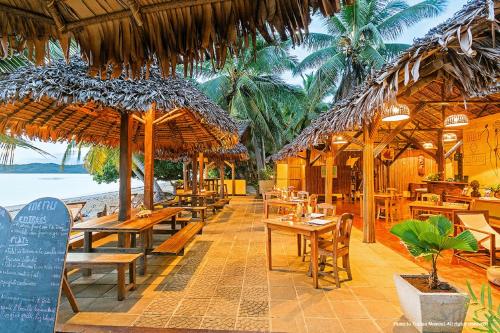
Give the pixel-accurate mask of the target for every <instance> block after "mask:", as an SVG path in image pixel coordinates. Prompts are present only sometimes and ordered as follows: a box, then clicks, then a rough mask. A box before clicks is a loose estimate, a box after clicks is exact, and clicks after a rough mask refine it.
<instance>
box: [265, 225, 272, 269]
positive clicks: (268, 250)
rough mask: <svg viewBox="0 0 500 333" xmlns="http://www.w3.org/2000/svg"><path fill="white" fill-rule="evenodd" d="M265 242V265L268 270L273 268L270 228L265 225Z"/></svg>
mask: <svg viewBox="0 0 500 333" xmlns="http://www.w3.org/2000/svg"><path fill="white" fill-rule="evenodd" d="M266 229H267V242H266V253H267V267H268V268H269V270H270V271H272V270H273V259H272V251H271V228H269V227H267V228H266Z"/></svg>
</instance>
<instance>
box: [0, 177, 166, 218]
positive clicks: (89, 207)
mask: <svg viewBox="0 0 500 333" xmlns="http://www.w3.org/2000/svg"><path fill="white" fill-rule="evenodd" d="M159 184H160V186H161V188H162V190H163V192H164V193H165V194H166V195H168V194H171V193H172V192H173V188H172V186H171V185H170V183H169V182H159ZM142 192H143V187H134V188H132V194H133V195H134V194H138V193H142ZM61 200H62V201H64V202H65V203H66V204H69V203H73V202H81V201H85V202H86V204H85V206H84V207H83V209H82V214H83V216H84V220H85V219H86V218H91V217H95V216H96V215H97V213H99V212H102V211H103V210H104V206H105V205H106V206H107V207H108V209H109V208H110V207H117V206H118V192H117V191H114V192H105V193H99V194H93V195H84V196H77V197H71V198H62V199H61ZM26 204H27V203H25V204H22V205H14V206H7V207H5V208H6V209H7V210H8V211H9V212H10V213H11V215H12V216H13V217H14V216H15V215H16V214H17V213H18V212H19V211H20V210H21V209H22V208H23V207H24V206H25V205H26Z"/></svg>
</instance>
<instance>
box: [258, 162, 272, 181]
mask: <svg viewBox="0 0 500 333" xmlns="http://www.w3.org/2000/svg"><path fill="white" fill-rule="evenodd" d="M274 176H275V175H274V168H273V167H272V166H270V165H266V167H265V168H264V169H261V170H260V172H259V178H260V179H261V180H270V179H274Z"/></svg>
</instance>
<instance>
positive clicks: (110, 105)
mask: <svg viewBox="0 0 500 333" xmlns="http://www.w3.org/2000/svg"><path fill="white" fill-rule="evenodd" d="M86 70H87V66H86V65H85V64H84V63H83V62H81V61H78V60H73V61H71V63H70V64H69V65H66V64H64V63H61V62H55V63H52V64H51V65H48V66H46V67H40V68H36V67H33V66H28V67H24V68H21V69H19V70H18V71H16V72H14V73H12V74H10V75H8V76H4V77H3V78H2V79H1V80H0V132H3V133H5V132H6V131H7V130H9V131H10V132H11V133H12V134H15V135H26V136H27V137H29V138H39V139H41V140H45V141H47V140H50V141H56V140H76V141H82V142H86V143H92V144H104V145H109V146H117V145H118V144H119V130H120V125H119V124H120V112H129V113H132V114H133V115H134V116H141V114H142V113H143V112H145V111H147V110H149V109H150V108H151V106H152V105H153V104H155V105H156V110H157V117H156V118H157V119H158V118H159V117H162V116H164V118H163V119H164V120H168V121H167V122H165V123H159V125H156V126H155V127H156V132H155V149H157V150H161V151H164V152H165V153H172V154H178V153H182V152H185V151H186V150H189V151H191V152H196V151H204V150H207V149H217V148H221V147H222V148H231V147H233V146H234V145H235V144H236V143H237V142H238V135H237V127H236V124H235V123H234V121H233V120H232V119H231V118H230V117H229V115H228V114H227V113H226V112H225V111H224V110H222V109H221V108H220V107H218V106H217V105H216V104H215V103H213V102H212V101H211V100H209V99H208V97H206V96H205V95H204V94H203V93H201V92H200V91H199V90H197V89H196V88H195V87H194V86H193V85H192V84H191V83H190V82H188V81H186V80H182V79H175V78H169V79H166V80H163V79H161V78H159V76H158V75H153V76H152V77H151V78H150V79H149V80H138V81H131V80H125V79H124V78H123V77H121V78H118V79H112V80H100V79H99V78H95V77H90V76H88V75H86V74H85V73H86ZM167 114H168V116H166V115H167ZM133 130H134V137H133V144H134V146H135V148H136V149H142V145H143V137H144V126H143V125H142V123H141V122H140V121H136V123H135V126H134V129H133Z"/></svg>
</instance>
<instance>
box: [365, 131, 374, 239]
mask: <svg viewBox="0 0 500 333" xmlns="http://www.w3.org/2000/svg"><path fill="white" fill-rule="evenodd" d="M363 141H364V144H365V145H364V147H363V242H364V243H375V186H374V181H375V179H374V159H373V150H374V149H373V138H372V135H371V133H370V130H369V129H368V126H367V125H365V126H364V129H363Z"/></svg>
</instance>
